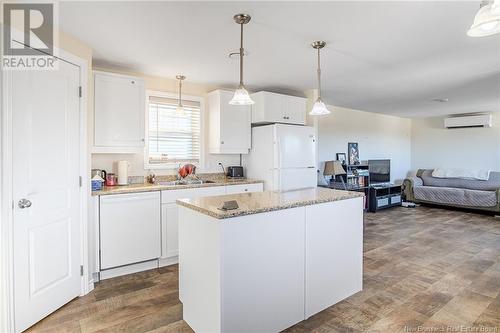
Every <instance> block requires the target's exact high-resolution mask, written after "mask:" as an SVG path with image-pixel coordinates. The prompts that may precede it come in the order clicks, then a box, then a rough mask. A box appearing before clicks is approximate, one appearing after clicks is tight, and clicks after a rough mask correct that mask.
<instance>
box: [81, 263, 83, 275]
mask: <svg viewBox="0 0 500 333" xmlns="http://www.w3.org/2000/svg"><path fill="white" fill-rule="evenodd" d="M80 276H83V265H80Z"/></svg>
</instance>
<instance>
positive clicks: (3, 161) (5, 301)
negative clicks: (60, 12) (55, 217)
mask: <svg viewBox="0 0 500 333" xmlns="http://www.w3.org/2000/svg"><path fill="white" fill-rule="evenodd" d="M54 51H57V52H54V53H55V54H57V57H58V58H60V59H61V60H63V61H67V62H70V63H72V64H74V65H76V66H78V67H79V68H80V86H81V87H82V97H81V98H80V175H81V177H82V187H81V189H80V205H81V207H80V209H81V216H80V218H81V220H80V233H81V235H80V237H81V239H80V251H81V258H80V260H81V265H83V271H84V274H83V277H82V281H81V295H84V294H86V293H88V292H89V291H90V290H91V286H90V283H91V282H90V281H89V275H88V237H87V201H88V198H89V196H90V187H89V182H90V181H89V173H88V168H87V160H88V157H89V154H88V145H87V96H88V95H87V82H88V62H87V60H85V59H82V58H80V57H78V56H75V55H73V54H71V53H69V52H66V51H64V50H61V49H58V50H54ZM1 79H2V97H3V98H2V100H3V103H2V105H1V107H2V109H1V128H2V134H1V147H2V152H1V156H0V166H1V170H0V171H1V173H0V183H1V185H2V188H1V192H0V193H1V195H0V207H1V219H0V245H1V248H0V264H1V266H0V268H1V269H0V274H1V275H0V286H1V288H0V319H1V320H0V325H1V326H0V331H1V332H12V331H14V295H13V271H14V270H13V242H14V239H13V234H12V230H13V216H12V209H11V207H12V205H13V197H12V187H13V185H12V108H11V103H12V101H11V96H12V95H11V90H12V89H11V83H12V72H11V71H3V70H2V77H1Z"/></svg>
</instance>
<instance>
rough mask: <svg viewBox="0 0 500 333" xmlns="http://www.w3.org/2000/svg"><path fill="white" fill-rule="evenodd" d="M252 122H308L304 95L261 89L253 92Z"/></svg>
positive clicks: (303, 123) (298, 123)
mask: <svg viewBox="0 0 500 333" xmlns="http://www.w3.org/2000/svg"><path fill="white" fill-rule="evenodd" d="M251 97H252V99H253V100H254V102H255V104H253V105H252V123H254V124H263V123H284V124H297V125H305V124H306V102H307V99H306V98H303V97H295V96H289V95H283V94H276V93H272V92H268V91H259V92H258V93H255V94H252V96H251Z"/></svg>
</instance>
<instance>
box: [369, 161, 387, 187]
mask: <svg viewBox="0 0 500 333" xmlns="http://www.w3.org/2000/svg"><path fill="white" fill-rule="evenodd" d="M368 172H369V174H370V184H377V183H390V182H391V160H368Z"/></svg>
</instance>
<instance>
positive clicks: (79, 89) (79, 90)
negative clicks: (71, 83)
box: [78, 86, 82, 97]
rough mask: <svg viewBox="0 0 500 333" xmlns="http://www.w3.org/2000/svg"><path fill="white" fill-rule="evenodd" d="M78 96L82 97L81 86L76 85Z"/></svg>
mask: <svg viewBox="0 0 500 333" xmlns="http://www.w3.org/2000/svg"><path fill="white" fill-rule="evenodd" d="M78 97H82V86H79V87H78Z"/></svg>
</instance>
